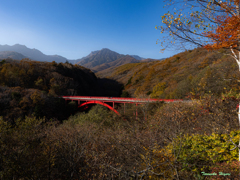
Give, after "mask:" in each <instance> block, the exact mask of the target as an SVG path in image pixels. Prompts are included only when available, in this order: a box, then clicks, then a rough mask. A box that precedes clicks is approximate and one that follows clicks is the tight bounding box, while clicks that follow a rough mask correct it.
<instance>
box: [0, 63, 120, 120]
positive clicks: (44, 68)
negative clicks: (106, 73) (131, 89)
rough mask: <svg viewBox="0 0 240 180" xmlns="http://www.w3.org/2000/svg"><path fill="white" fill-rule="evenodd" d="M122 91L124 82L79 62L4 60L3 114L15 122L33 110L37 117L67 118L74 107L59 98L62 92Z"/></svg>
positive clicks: (0, 76) (0, 79) (0, 70)
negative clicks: (92, 70)
mask: <svg viewBox="0 0 240 180" xmlns="http://www.w3.org/2000/svg"><path fill="white" fill-rule="evenodd" d="M120 94H121V85H120V84H118V83H117V82H115V81H112V80H108V79H98V78H97V77H96V76H95V74H94V73H93V72H91V71H90V70H89V69H86V68H84V67H82V66H79V65H72V64H69V63H59V64H58V63H55V62H51V63H47V62H38V61H31V60H29V59H23V60H21V61H17V60H2V61H0V114H1V116H3V117H4V118H5V119H6V120H9V121H12V122H14V120H15V119H17V118H19V117H21V118H24V117H25V116H26V115H32V114H33V113H34V114H35V116H37V117H44V116H45V117H47V118H48V119H50V118H53V117H54V118H57V119H58V120H63V119H66V118H67V116H68V115H69V113H70V112H73V111H72V110H73V109H72V110H70V109H68V107H65V104H64V101H62V100H61V99H58V98H56V97H58V96H61V95H81V96H112V97H114V96H119V95H120ZM64 108H65V109H64ZM69 108H71V107H69ZM56 112H58V113H56Z"/></svg>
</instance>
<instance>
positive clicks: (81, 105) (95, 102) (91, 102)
mask: <svg viewBox="0 0 240 180" xmlns="http://www.w3.org/2000/svg"><path fill="white" fill-rule="evenodd" d="M87 104H101V105H103V106H106V107H107V108H108V109H110V110H112V111H113V112H115V113H116V114H117V115H119V116H120V114H119V112H117V111H116V110H115V109H113V107H111V106H109V105H108V104H106V103H103V102H101V101H88V102H85V103H83V104H80V105H79V106H78V108H81V107H84V106H85V105H87Z"/></svg>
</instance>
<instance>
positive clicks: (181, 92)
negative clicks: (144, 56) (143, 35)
mask: <svg viewBox="0 0 240 180" xmlns="http://www.w3.org/2000/svg"><path fill="white" fill-rule="evenodd" d="M229 67H231V71H230V68H229ZM108 78H111V79H114V80H117V81H119V82H121V83H123V84H124V88H125V90H126V91H128V92H129V93H130V94H131V95H132V96H133V95H134V94H135V96H138V95H151V97H159V98H184V97H185V96H186V94H187V93H189V92H195V93H196V94H198V93H199V94H204V93H209V91H211V92H212V93H214V94H215V95H220V94H221V93H222V92H224V91H227V90H230V89H233V90H234V91H236V92H239V90H240V88H239V84H238V79H240V75H239V73H238V69H237V65H236V63H235V62H234V61H233V60H232V59H231V57H230V56H226V55H224V54H222V53H217V52H209V51H207V50H205V49H194V50H193V51H186V52H182V53H180V54H177V55H174V56H173V57H170V58H167V59H165V60H162V61H153V62H145V63H134V64H125V65H123V66H119V67H116V68H115V69H114V70H113V71H112V73H111V74H108Z"/></svg>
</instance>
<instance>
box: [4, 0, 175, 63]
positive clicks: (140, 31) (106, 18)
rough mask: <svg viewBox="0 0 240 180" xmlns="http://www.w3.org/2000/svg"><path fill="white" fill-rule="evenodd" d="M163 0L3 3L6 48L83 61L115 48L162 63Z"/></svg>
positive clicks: (23, 0)
mask: <svg viewBox="0 0 240 180" xmlns="http://www.w3.org/2000/svg"><path fill="white" fill-rule="evenodd" d="M163 6H164V3H163V0H2V1H0V23H1V28H0V44H1V45H5V44H7V45H14V44H22V45H26V46H27V47H29V48H36V49H38V50H40V51H42V52H43V53H44V54H47V55H55V54H58V55H61V56H63V57H66V58H68V59H78V58H82V57H83V56H86V55H88V54H89V53H90V52H91V51H95V50H100V49H102V48H109V49H111V50H113V51H116V52H118V53H120V54H130V55H139V56H141V57H144V58H154V59H160V58H165V57H170V56H172V55H174V54H176V52H173V51H170V52H164V53H160V49H161V47H160V44H156V41H157V39H159V38H161V34H160V31H159V30H156V29H155V26H156V25H161V15H163V14H164V12H166V11H167V10H166V9H164V8H163Z"/></svg>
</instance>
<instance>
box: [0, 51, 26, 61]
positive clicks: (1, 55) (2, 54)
mask: <svg viewBox="0 0 240 180" xmlns="http://www.w3.org/2000/svg"><path fill="white" fill-rule="evenodd" d="M8 58H10V59H15V60H22V59H24V58H27V57H26V56H24V55H22V54H20V53H17V52H14V51H0V59H8Z"/></svg>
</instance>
